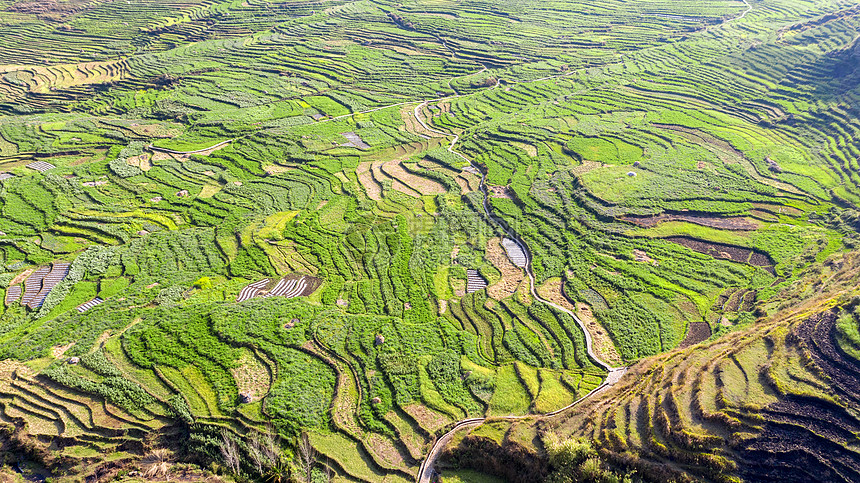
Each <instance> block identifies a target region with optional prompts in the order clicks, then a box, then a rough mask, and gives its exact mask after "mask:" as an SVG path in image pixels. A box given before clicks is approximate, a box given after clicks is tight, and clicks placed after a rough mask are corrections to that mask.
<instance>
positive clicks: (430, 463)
mask: <svg viewBox="0 0 860 483" xmlns="http://www.w3.org/2000/svg"><path fill="white" fill-rule="evenodd" d="M498 86H499V81H498V80H497V81H496V85H495V86H494V87H493V88H495V87H498ZM457 97H460V95H455V96H450V97H447V98H444V99H453V98H457ZM439 100H443V99H431V100H427V101H424V102H422V103H421V104H418V105H417V106H415V110H414V112H413V114H414V115H415V120H416V121H418V123H419V124H420V125H421V127H423V128H424V129H426V130H427V131H428V132H432V133H435V134H439V135H442V136H445V137H451V136H453V139H452V140H451V144H449V145H448V152H449V153H451V154H454V155H456V156H459V157H460V158H461V159H463V160H465V161H466V162H467V163H469V165H470V166H472V168H474V169H476V170H478V172H479V173H481V183H480V190H481V194H482V195H483V206H484V214H485V215H486V216H487V218H489V219H490V220H491V221H492V222H493V223H495V224H496V225H498V226H499V227H500V228H501V229H502V231H504V232H505V234H506V235H507V237H508V238H510V239H511V240H513V241H514V242H516V244H517V245H518V246H519V247H520V249H521V250H522V251H523V253H524V254H525V256H526V264H525V271H526V274H527V275H528V277H529V289H530V291H531V294H532V297H533V298H534V299H535V300H536V301H538V302H541V303H544V304H546V305H549V306H550V307H552V308H554V309H556V310H558V311H560V312H564V313H566V314H567V315H569V316H571V317H572V318H573V320H574V321H576V323H577V325H579V327H580V328H581V329H582V332H583V334H585V349H586V352H587V353H588V357H589V358H590V359H591V360H592V361H593V362H594V363H595V364H596V365H598V366H600V367H601V368H603V369H604V370H606V371H607V373H608V375H607V377H606V379H605V380H604V381H603V383H602V384H600V385H599V386H597V387H596V388H594V389H592V390H591V392H589V393H588V394H586V395H585V396H583V397H581V398H579V399H577V400H576V401H574V402H572V403H571V404H569V405H567V406H565V407H563V408H561V409H557V410H555V411H552V412H549V413H546V414H543V415H539V414H531V415H526V416H502V417H494V418H493V419H496V420H499V419H501V420H510V421H515V420H523V419H529V418H535V417H539V416H543V417H552V416H555V415H557V414H561V413H563V412H565V411H567V410H569V409H570V408H572V407H574V406H576V405H577V404H579V403H581V402H582V401H584V400H586V399H588V398H589V397H591V396H593V395H594V394H597V393H598V392H600V391H602V390H604V389H606V388H607V387H609V386H611V385H613V384H615V383H616V382H618V380H619V379H621V376H623V375H624V373H625V372H626V371H627V368H626V367H613V366H612V365H610V364H609V363H607V362H606V361H604V360H602V359H601V358H600V357H598V356H597V354H595V353H594V349H593V342H592V337H591V334H590V333H589V332H588V328H587V327H586V325H585V323H583V322H582V320H580V319H579V317H577V316H576V314H575V313H573V312H572V311H570V310H568V309H566V308H565V307H562V306H560V305H558V304H555V303H553V302H551V301H549V300H546V299H544V298H542V297H541V296H540V295H538V293H537V290H536V289H535V285H536V284H535V275H534V272H533V271H532V256H531V251H529V248H528V245H526V244H525V242H524V241H523V240H522V239H521V238H520V237H519V236H517V234H516V233H514V232H513V231H512V230H511V229H510V227H508V226H507V224H506V223H505V222H504V221H503V220H501V219H499V218H497V217H496V216H495V215H493V212H492V210H491V208H490V203H489V196H488V195H487V185H486V178H487V174H486V173H485V172H484V171H483V170H482V169H480V167H478V166H477V165H476V164H475V163H473V162H472V160H471V159H469V158H468V157H466V156H465V155H463V154H462V153H460V152H458V151H456V150H454V146H455V145H456V144H457V142H458V141H459V140H460V136H459V135H458V134H454V133H446V132H443V131H439V130H438V129H434V128H432V127H430V126H429V125H427V123H425V122H424V120H423V119H421V115H420V111H421V109H422V108H423V107H424V106H426V105H427V104H428V103H430V102H435V101H439ZM486 420H487V418H468V419H464V420H462V421H459V422H457V423H456V424H455V425H454V427H453V428H452V429H451V430H450V431H448V432H447V433H445V434H444V435H442V436H441V437H440V438H437V439H436V441H435V442H434V443H433V447H432V448H430V451H429V452H428V453H427V457H426V458H424V461H422V462H421V467H420V469H419V471H418V483H430V481H431V478H432V476H433V474H434V473H435V466H436V460H437V459H439V455H440V454H441V453H442V450H444V449H445V447H446V446H447V445H448V443H449V442H450V441H451V439H452V438H453V437H454V434H455V433H457V432H458V431H461V430H463V429H467V428H472V427H475V426H479V425H481V424H482V423H483V422H484V421H486Z"/></svg>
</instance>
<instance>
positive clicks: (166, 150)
mask: <svg viewBox="0 0 860 483" xmlns="http://www.w3.org/2000/svg"><path fill="white" fill-rule="evenodd" d="M233 141H235V140H234V139H228V140H226V141H221V142H220V143H216V144H213V145H212V146H209V147H208V148H203V149H195V150H194V151H175V150H173V149H165V148H159V147H158V146H153V145H152V143H150V144H149V146H147V147H146V149H149V150H150V151H158V152H160V153H167V154H197V153H202V152H206V151H209V150H210V149H217V148H220V147H221V146H223V145H225V144H230V143H232V142H233Z"/></svg>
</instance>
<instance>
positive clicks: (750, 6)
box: [729, 0, 752, 22]
mask: <svg viewBox="0 0 860 483" xmlns="http://www.w3.org/2000/svg"><path fill="white" fill-rule="evenodd" d="M742 1H743V2H744V5H746V6H747V9H746V10H744V13H742V14H741V15H740V16H739V17H735V18H733V19H731V20H729V22H734V21H735V20H740V19H742V18H744V17H746V16H747V14H748V13H750V10H752V5H750V3H749V2H748V1H747V0H742Z"/></svg>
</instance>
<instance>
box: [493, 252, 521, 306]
mask: <svg viewBox="0 0 860 483" xmlns="http://www.w3.org/2000/svg"><path fill="white" fill-rule="evenodd" d="M485 256H486V257H487V260H489V261H490V263H492V264H493V266H495V267H496V268H497V269H499V271H500V272H502V279H501V280H499V281H498V282H497V283H494V284H493V285H490V286H489V287H487V295H489V296H490V297H492V298H494V299H496V300H502V299H504V298H506V297H509V296H510V295H511V294H513V293H514V292H516V290H517V287H518V286H519V285H520V283H522V281H523V279H524V278H525V274H524V273H523V270H522V269H521V268H519V267H517V266H516V265H514V264H513V263H511V261H510V259H508V255H507V254H506V253H505V249H504V247H502V239H501V238H498V237H496V238H490V239H489V240H487V250H486V253H485Z"/></svg>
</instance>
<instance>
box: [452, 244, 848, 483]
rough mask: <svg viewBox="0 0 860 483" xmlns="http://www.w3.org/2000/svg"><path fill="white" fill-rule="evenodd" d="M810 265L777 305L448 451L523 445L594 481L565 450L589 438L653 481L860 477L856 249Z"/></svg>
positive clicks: (601, 455) (464, 457)
mask: <svg viewBox="0 0 860 483" xmlns="http://www.w3.org/2000/svg"><path fill="white" fill-rule="evenodd" d="M806 275H807V276H806V277H805V278H803V279H802V280H801V281H800V282H798V283H796V284H794V285H793V286H792V287H790V288H787V289H786V290H785V291H784V292H783V293H781V294H780V295H779V296H777V297H776V298H775V300H774V302H773V304H772V305H773V306H774V307H776V308H777V309H778V310H777V312H776V313H775V314H774V315H772V316H769V317H765V318H762V319H761V320H759V321H757V322H755V323H754V324H751V325H750V326H748V327H746V328H743V329H739V330H738V331H736V332H733V333H731V334H728V335H725V336H723V337H721V338H719V339H716V340H713V341H710V342H706V343H703V344H699V345H697V346H694V347H690V348H687V349H679V350H675V351H671V352H669V353H667V354H664V355H661V356H657V357H653V358H649V359H646V360H643V361H641V362H639V363H637V364H634V365H632V366H631V367H630V369H629V370H628V372H627V373H626V374H625V376H624V377H623V378H622V379H621V380H620V381H619V382H618V383H617V384H616V385H614V386H613V387H611V388H607V389H606V390H604V391H602V392H601V393H600V394H598V395H597V396H595V397H593V398H591V399H589V400H586V401H584V402H583V403H582V404H581V405H580V406H579V407H578V408H577V410H576V411H571V412H568V413H564V414H561V415H558V416H554V417H545V418H537V419H534V420H531V421H528V420H526V421H522V422H516V423H514V424H511V423H510V422H505V421H496V422H493V421H490V422H488V423H486V424H485V425H484V426H481V427H478V428H475V429H474V430H473V431H472V432H471V435H470V436H469V437H468V438H467V439H466V440H464V442H461V443H460V447H455V448H453V449H449V454H448V458H449V459H452V460H454V461H461V462H467V461H471V460H470V459H469V458H468V456H469V455H470V451H473V449H472V448H474V447H481V445H484V447H485V448H486V447H489V448H494V447H495V446H494V445H499V444H500V445H501V448H498V449H495V450H494V451H508V452H514V453H515V452H516V451H517V450H516V449H515V448H517V447H519V448H520V449H519V450H518V451H525V452H533V453H534V454H532V456H531V457H530V458H522V457H521V458H520V459H521V460H522V461H529V460H530V459H531V460H533V461H534V462H540V463H533V465H538V466H540V465H541V464H542V465H544V469H542V470H537V471H543V472H545V473H547V474H550V475H551V476H550V481H586V480H582V479H576V477H575V475H578V476H579V477H580V478H581V477H582V476H583V474H585V471H586V470H585V467H584V466H580V467H577V466H576V465H571V464H570V463H568V462H567V461H568V460H566V459H565V455H568V454H573V455H575V454H576V452H575V451H573V452H571V448H576V447H577V445H583V444H588V445H590V446H591V447H592V448H591V451H593V452H594V453H593V456H591V458H593V459H594V460H595V461H600V462H601V464H602V465H603V466H604V468H605V470H604V471H612V470H614V472H615V474H617V475H624V474H634V475H636V476H637V477H639V478H643V479H644V480H646V481H666V480H669V481H726V482H728V481H798V482H800V481H856V480H857V478H858V474H860V473H858V470H860V468H858V465H857V461H858V457H857V451H856V442H857V436H856V432H857V431H856V429H857V427H858V425H860V421H858V418H857V414H856V408H857V396H858V394H857V382H858V377H860V358H858V356H860V351H858V347H860V345H858V342H860V339H858V336H857V330H858V327H860V291H858V287H860V258H858V256H857V255H856V254H852V255H850V256H847V257H845V258H841V257H840V258H834V259H831V260H830V261H829V263H827V264H826V266H825V268H824V269H823V270H815V271H813V273H808V274H806ZM494 426H495V429H494V430H489V429H485V428H488V427H494ZM493 434H495V435H496V436H495V437H493V436H492V435H493ZM523 435H531V436H534V439H532V440H529V439H528V438H524V437H523ZM565 441H566V442H565ZM487 445H489V446H487ZM491 451H492V450H491ZM573 459H574V460H575V459H576V458H575V457H574V458H573ZM585 461H586V460H585V459H583V458H582V457H580V458H579V463H578V464H580V465H584V464H585ZM482 469H485V470H490V471H500V468H494V467H489V468H488V467H486V466H484V467H483V468H482ZM510 470H511V469H510V468H508V471H510ZM522 471H523V470H521V469H518V470H517V469H515V470H514V471H511V473H512V474H514V475H515V477H514V479H516V478H517V476H516V475H519V474H520V472H522ZM529 471H531V472H534V471H535V470H534V469H529ZM607 474H609V473H607ZM572 477H573V479H570V478H572ZM523 481H526V480H525V479H523Z"/></svg>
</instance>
